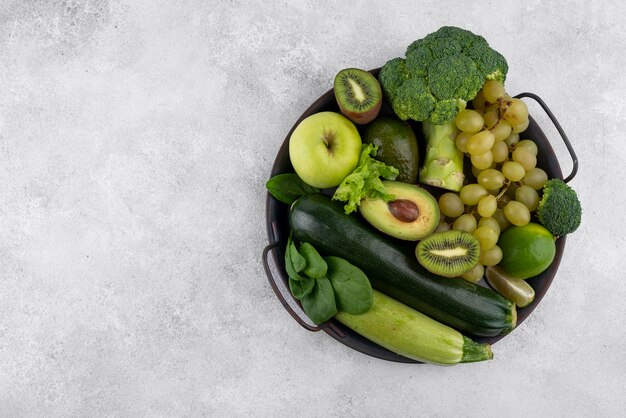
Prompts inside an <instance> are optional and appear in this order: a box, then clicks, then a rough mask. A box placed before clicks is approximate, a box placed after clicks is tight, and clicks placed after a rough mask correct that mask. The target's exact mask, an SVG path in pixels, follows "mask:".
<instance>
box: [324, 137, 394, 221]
mask: <svg viewBox="0 0 626 418" xmlns="http://www.w3.org/2000/svg"><path fill="white" fill-rule="evenodd" d="M377 152H378V147H377V146H375V145H373V144H363V145H362V146H361V157H360V158H359V164H358V165H357V167H356V168H355V169H354V171H353V172H352V173H351V174H349V175H348V176H347V177H346V178H345V179H343V181H342V182H341V184H340V185H339V187H338V188H337V190H336V191H335V194H333V200H339V201H341V202H347V204H346V205H345V206H344V210H345V211H346V214H350V213H352V212H354V211H356V210H357V209H358V207H359V205H360V203H361V200H362V199H364V198H366V197H369V198H372V199H383V200H384V201H385V202H389V201H391V200H394V199H395V196H394V195H392V194H390V193H387V191H386V190H385V186H384V185H383V182H382V180H381V179H380V178H381V177H382V178H384V179H385V180H395V179H396V176H397V175H398V173H399V172H398V169H397V168H395V167H393V166H390V165H387V164H385V163H383V162H381V161H378V160H375V159H374V158H372V157H375V156H376V153H377Z"/></svg>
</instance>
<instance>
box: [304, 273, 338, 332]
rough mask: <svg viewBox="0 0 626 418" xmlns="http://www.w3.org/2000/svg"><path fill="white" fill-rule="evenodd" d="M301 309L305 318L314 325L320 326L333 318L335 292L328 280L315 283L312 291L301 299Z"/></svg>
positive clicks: (335, 307)
mask: <svg viewBox="0 0 626 418" xmlns="http://www.w3.org/2000/svg"><path fill="white" fill-rule="evenodd" d="M302 308H303V309H304V312H306V314H307V316H308V317H309V318H311V320H312V321H313V322H315V323H316V324H322V323H324V322H326V321H328V320H329V319H330V318H332V317H333V316H335V314H336V313H337V305H336V304H335V292H334V291H333V286H332V285H331V284H330V280H328V278H326V277H323V278H321V279H317V280H316V281H315V286H314V287H313V291H311V293H309V294H308V295H306V296H305V297H303V298H302Z"/></svg>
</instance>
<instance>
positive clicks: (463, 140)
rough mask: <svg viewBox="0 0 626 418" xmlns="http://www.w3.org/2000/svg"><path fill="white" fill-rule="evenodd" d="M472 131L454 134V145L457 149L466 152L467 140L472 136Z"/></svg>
mask: <svg viewBox="0 0 626 418" xmlns="http://www.w3.org/2000/svg"><path fill="white" fill-rule="evenodd" d="M472 135H473V134H472V133H469V132H460V133H459V134H458V135H457V136H456V140H455V141H454V142H455V144H456V147H457V148H458V149H459V151H461V152H462V153H463V154H465V153H467V141H468V140H469V139H470V138H471V137H472Z"/></svg>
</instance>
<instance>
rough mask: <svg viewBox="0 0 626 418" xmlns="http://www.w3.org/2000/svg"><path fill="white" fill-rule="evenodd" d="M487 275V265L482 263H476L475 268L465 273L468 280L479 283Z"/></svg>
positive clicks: (464, 276) (464, 275)
mask: <svg viewBox="0 0 626 418" xmlns="http://www.w3.org/2000/svg"><path fill="white" fill-rule="evenodd" d="M484 275H485V267H484V266H483V265H482V264H480V263H479V264H476V265H475V266H474V268H472V269H471V270H469V271H466V272H465V273H463V275H462V276H461V277H463V278H464V279H465V280H467V281H468V282H472V283H477V282H479V281H480V279H482V278H483V276H484Z"/></svg>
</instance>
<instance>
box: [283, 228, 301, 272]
mask: <svg viewBox="0 0 626 418" xmlns="http://www.w3.org/2000/svg"><path fill="white" fill-rule="evenodd" d="M292 247H293V248H292ZM292 251H293V252H295V254H296V258H297V257H298V256H299V257H300V258H302V256H301V255H300V254H298V250H297V249H295V244H294V243H293V241H292V240H291V233H290V234H289V238H287V248H285V270H286V271H287V275H288V276H289V279H291V280H301V279H302V276H300V275H299V274H298V272H297V271H296V268H295V267H294V265H293V260H292V259H291V253H292ZM297 259H298V260H300V259H299V258H297ZM298 267H299V268H300V271H302V270H304V267H302V265H301V263H300V261H298Z"/></svg>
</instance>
